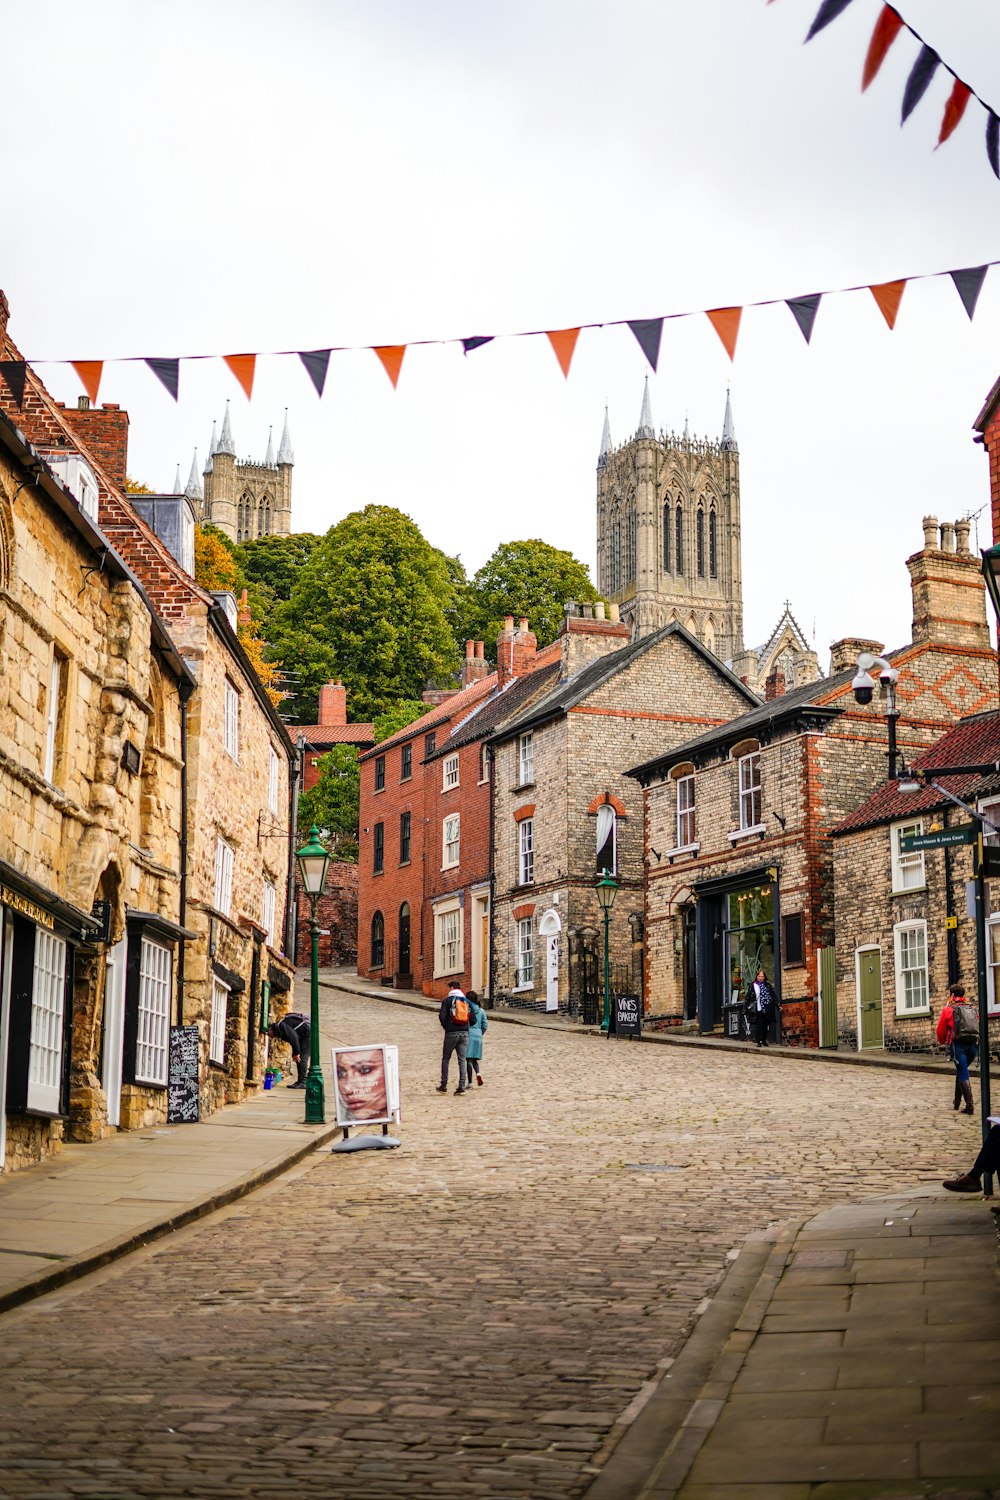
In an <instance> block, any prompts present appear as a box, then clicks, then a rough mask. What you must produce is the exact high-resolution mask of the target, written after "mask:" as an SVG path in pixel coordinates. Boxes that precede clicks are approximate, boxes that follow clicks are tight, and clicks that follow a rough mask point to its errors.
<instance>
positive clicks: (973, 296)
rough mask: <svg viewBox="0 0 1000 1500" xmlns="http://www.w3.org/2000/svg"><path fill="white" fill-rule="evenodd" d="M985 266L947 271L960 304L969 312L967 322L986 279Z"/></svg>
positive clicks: (970, 317) (970, 318) (986, 268)
mask: <svg viewBox="0 0 1000 1500" xmlns="http://www.w3.org/2000/svg"><path fill="white" fill-rule="evenodd" d="M988 269H989V268H988V267H987V266H969V267H968V268H967V269H966V270H964V271H949V273H948V274H949V276H950V277H951V279H952V281H953V282H954V283H955V290H956V292H957V293H958V295H959V296H960V297H961V299H962V306H963V307H964V308H965V310H966V312H967V313H968V314H969V322H970V323H971V322H972V315H973V313H974V312H975V310H976V303H977V302H978V301H979V293H980V292H981V291H982V289H983V282H984V281H985V280H986V272H987V270H988Z"/></svg>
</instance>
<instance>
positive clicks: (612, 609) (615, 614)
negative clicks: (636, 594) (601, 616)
mask: <svg viewBox="0 0 1000 1500" xmlns="http://www.w3.org/2000/svg"><path fill="white" fill-rule="evenodd" d="M608 618H609V619H611V620H613V621H614V623H615V624H616V625H617V624H618V623H619V621H620V620H621V610H620V609H619V608H618V605H617V604H609V605H608Z"/></svg>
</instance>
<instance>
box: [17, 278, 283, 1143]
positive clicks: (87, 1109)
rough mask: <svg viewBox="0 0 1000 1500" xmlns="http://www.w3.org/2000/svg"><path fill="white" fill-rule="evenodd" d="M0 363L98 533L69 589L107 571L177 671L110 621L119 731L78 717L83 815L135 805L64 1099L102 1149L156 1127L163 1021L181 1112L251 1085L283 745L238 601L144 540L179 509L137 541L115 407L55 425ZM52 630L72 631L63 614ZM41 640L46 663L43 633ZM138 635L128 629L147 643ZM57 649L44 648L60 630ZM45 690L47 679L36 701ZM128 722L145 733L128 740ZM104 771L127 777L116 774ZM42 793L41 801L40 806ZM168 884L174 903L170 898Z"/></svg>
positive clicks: (266, 982) (270, 925)
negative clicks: (193, 1033)
mask: <svg viewBox="0 0 1000 1500" xmlns="http://www.w3.org/2000/svg"><path fill="white" fill-rule="evenodd" d="M3 312H4V315H5V314H6V304H3ZM4 321H5V316H4ZM2 353H3V358H4V360H5V361H6V362H7V363H8V366H9V367H11V368H18V367H19V368H20V369H21V370H23V372H24V380H25V385H24V390H23V392H22V393H20V396H18V394H17V393H16V391H12V389H11V386H10V383H9V382H7V383H6V384H4V385H2V386H0V410H2V411H3V412H4V413H6V415H7V416H8V418H9V419H10V420H12V421H14V422H16V424H17V426H18V427H19V428H20V429H21V431H22V432H24V433H25V434H26V436H27V438H28V439H30V441H31V443H32V445H33V447H34V449H35V450H36V452H37V453H38V454H39V455H42V456H43V457H44V456H46V455H48V457H49V459H50V462H49V469H50V470H51V471H52V472H53V473H58V474H59V475H60V476H63V477H64V481H65V483H66V484H68V485H69V486H71V487H72V489H73V493H75V494H76V495H77V496H78V498H79V504H80V508H81V511H82V512H83V513H84V514H87V515H89V516H91V517H92V518H93V519H94V521H95V522H96V524H97V526H98V527H99V533H100V536H101V538H102V543H101V550H100V553H99V557H98V559H97V561H96V562H94V563H93V565H92V566H91V565H88V566H84V567H82V569H78V570H77V571H78V573H79V572H80V571H82V576H83V580H84V590H80V584H79V581H78V582H77V586H76V587H77V592H78V593H80V594H81V597H87V595H86V593H85V590H86V589H87V588H89V587H90V586H91V585H92V584H93V582H94V575H95V573H96V577H97V580H98V581H100V580H101V578H102V577H103V574H104V572H106V571H107V566H108V565H109V564H108V562H107V560H108V559H111V558H114V559H116V567H119V568H124V569H125V570H126V572H127V574H128V576H130V577H131V578H132V579H134V580H135V581H136V582H135V584H134V587H135V588H136V589H137V590H138V592H139V594H140V597H141V598H142V599H143V601H144V608H145V611H146V612H147V614H152V615H153V616H155V618H156V619H157V620H158V621H160V622H163V623H162V624H161V625H159V626H157V627H155V628H158V629H159V630H161V632H162V634H163V638H164V640H165V641H167V640H169V642H170V643H171V647H170V649H171V650H172V651H173V652H174V654H175V657H176V660H177V663H178V670H179V671H180V672H181V677H180V679H179V686H178V687H177V688H176V689H174V690H173V696H171V692H170V691H169V690H168V684H169V678H168V674H167V672H166V671H165V669H164V667H163V666H162V665H161V664H160V663H159V662H157V661H154V663H153V665H151V666H149V667H148V669H147V668H145V667H144V666H143V660H144V658H143V646H142V632H141V630H139V629H138V627H136V626H133V625H132V624H131V623H128V622H125V621H124V620H121V621H119V620H118V615H119V614H120V613H121V610H120V608H119V607H118V606H117V605H115V606H114V607H108V608H107V610H106V614H107V616H108V617H109V618H110V619H111V620H112V621H114V622H116V623H115V625H114V628H115V630H117V631H118V632H119V634H120V636H121V645H120V647H119V648H118V655H119V656H121V658H122V662H119V663H117V665H116V666H115V670H116V671H118V672H120V673H121V674H122V683H123V686H122V687H121V690H120V692H118V691H117V689H116V690H115V696H114V697H113V699H111V698H109V699H108V700H107V703H103V704H102V705H101V709H100V711H101V712H104V713H106V714H109V715H110V714H111V712H112V710H111V707H110V706H109V705H112V704H113V705H114V713H116V714H117V715H118V716H119V718H120V720H121V722H120V723H116V724H115V725H114V727H109V728H107V729H102V727H101V724H100V722H99V715H98V708H97V706H95V707H94V709H93V714H94V716H95V719H94V724H93V726H92V727H93V731H94V736H95V741H94V742H95V744H96V746H97V747H98V755H97V759H96V761H95V764H94V776H95V778H96V779H97V780H98V781H99V782H106V783H107V785H104V786H98V787H97V788H96V789H95V791H94V792H93V793H91V794H90V798H89V800H90V801H95V800H96V801H98V805H100V806H101V807H102V808H103V809H104V811H105V813H106V815H107V818H108V820H109V821H114V819H115V818H116V817H117V816H118V810H117V802H118V800H119V799H123V800H124V801H125V802H126V803H127V802H128V801H129V799H130V797H132V796H134V797H135V798H136V803H137V806H138V809H139V812H138V822H136V821H135V817H134V816H133V814H132V812H131V811H130V810H129V809H128V808H127V807H124V808H123V809H122V811H121V816H122V817H129V818H131V825H130V833H129V844H128V858H127V859H124V858H123V859H121V860H116V861H115V865H114V873H113V875H108V876H107V877H106V878H105V877H103V876H102V879H103V881H104V883H103V885H102V886H101V888H100V890H99V892H98V893H96V894H95V895H94V896H93V898H92V899H100V900H109V901H110V903H111V918H112V922H111V929H110V933H109V934H108V940H107V941H106V942H102V943H101V944H99V951H98V956H97V958H96V960H95V967H94V968H93V971H92V975H91V978H90V980H89V981H88V983H89V986H90V987H89V989H88V991H87V999H86V1004H87V1005H89V1006H90V1010H89V1011H87V1013H86V1017H85V1018H83V1017H81V1027H82V1028H83V1027H85V1028H89V1031H90V1033H91V1035H92V1038H93V1037H96V1038H100V1037H101V1035H102V1032H103V1036H104V1042H103V1044H102V1045H103V1046H104V1047H105V1049H106V1057H104V1058H103V1059H95V1054H94V1051H93V1046H92V1047H91V1051H90V1053H89V1054H88V1055H87V1058H88V1060H87V1062H86V1063H85V1064H84V1065H82V1070H81V1073H80V1086H79V1088H78V1090H77V1092H76V1094H75V1095H74V1097H75V1098H76V1099H77V1100H78V1102H79V1119H78V1120H74V1119H73V1116H72V1108H71V1122H72V1128H73V1129H74V1133H76V1134H83V1133H85V1132H87V1131H91V1132H96V1133H100V1132H101V1131H102V1130H103V1129H104V1128H107V1127H114V1126H120V1127H121V1128H134V1127H138V1126H144V1125H150V1124H155V1123H159V1122H162V1121H164V1120H165V1119H166V1118H167V1087H166V1085H167V1081H168V1061H169V1041H170V1034H171V1027H172V1025H174V1024H176V1025H177V1026H188V1027H194V1028H196V1030H197V1036H198V1043H199V1058H200V1076H199V1090H198V1105H199V1108H200V1110H201V1111H202V1112H209V1111H210V1110H212V1109H214V1108H215V1107H217V1106H218V1105H219V1104H221V1103H223V1102H225V1101H227V1100H230V1099H236V1098H240V1097H242V1095H243V1094H244V1093H245V1092H246V1091H247V1089H248V1088H254V1087H256V1085H257V1084H258V1082H259V1081H260V1080H261V1076H262V1062H263V1056H264V1050H265V1048H264V1041H263V1037H262V1032H261V1027H262V1025H263V1023H264V1020H265V1018H266V1015H267V1009H268V1005H269V1003H270V1002H269V995H270V992H271V991H272V990H273V991H275V992H277V991H285V992H287V991H288V990H289V988H290V984H291V975H292V965H291V962H290V960H289V959H288V958H287V957H286V956H285V953H286V951H287V935H286V931H285V928H286V922H285V913H286V910H287V897H288V875H289V849H290V845H291V843H292V836H291V831H290V822H291V820H290V816H289V812H290V807H289V804H290V789H291V770H292V757H293V747H292V745H291V742H290V740H289V738H288V735H287V731H286V730H285V727H284V725H283V724H282V722H281V719H280V718H279V716H278V714H277V712H276V710H275V709H274V707H273V705H272V704H271V702H270V699H269V698H268V697H267V694H266V693H265V691H264V689H263V687H262V685H261V683H260V681H259V679H258V678H257V675H256V673H255V672H254V670H253V667H252V665H251V663H250V661H249V659H248V658H247V656H246V654H245V652H244V651H243V648H242V646H241V645H240V643H239V640H238V639H237V635H236V629H235V627H236V604H235V600H233V599H232V598H231V597H224V598H220V599H216V598H214V597H213V596H212V595H211V594H207V593H206V592H205V591H204V590H203V589H201V588H199V586H198V585H197V584H196V583H195V582H194V579H193V578H192V577H191V576H190V574H189V573H188V572H187V571H186V569H185V567H184V565H183V562H182V561H181V559H180V558H179V557H177V556H175V555H174V553H173V552H172V551H171V549H170V546H168V545H166V544H165V543H164V541H163V540H161V538H160V536H159V535H157V531H156V530H154V529H153V528H154V526H156V527H161V528H162V529H163V530H164V532H165V534H167V535H169V536H170V537H171V538H172V539H174V540H175V541H176V539H177V538H179V537H182V536H183V533H184V526H183V525H182V524H178V520H177V517H176V516H174V517H173V518H171V517H170V514H169V512H170V507H169V504H168V503H167V502H168V501H169V500H170V499H171V498H172V499H173V500H174V502H175V505H177V506H185V505H186V504H187V501H186V500H185V498H184V497H183V496H174V497H155V499H156V501H157V504H156V505H155V506H154V514H153V515H152V516H151V522H152V524H150V522H147V521H146V520H144V519H143V518H142V516H140V515H139V513H138V512H137V510H136V509H135V508H134V507H133V505H132V504H131V502H130V500H129V498H128V497H127V496H126V494H125V492H124V488H123V487H124V482H125V472H126V443H127V432H128V419H127V416H126V415H125V414H124V413H123V412H121V411H120V409H119V408H117V407H103V408H91V407H90V404H89V402H87V400H86V398H81V402H80V405H79V407H78V408H77V409H76V410H73V409H67V408H66V407H64V406H62V405H61V404H60V403H57V402H55V401H53V400H52V398H51V397H50V395H49V393H48V392H47V391H46V390H45V388H44V386H43V385H42V384H41V382H40V381H39V380H38V378H37V376H35V374H34V373H33V371H31V370H30V369H28V368H27V367H26V366H24V364H23V361H21V358H20V355H19V352H18V351H17V349H16V347H15V346H14V344H13V343H12V341H11V340H10V338H9V336H8V335H6V333H4V338H3V344H2ZM24 493H26V491H22V494H24ZM161 502H162V503H161ZM19 503H20V501H19ZM105 554H106V559H105ZM102 560H103V564H102ZM67 589H68V584H67ZM72 598H73V599H76V594H73V595H72ZM82 607H83V606H82V605H81V604H77V605H76V609H77V610H79V609H81V608H82ZM66 617H67V619H68V620H71V621H72V620H73V619H74V618H75V617H74V612H73V609H72V608H70V607H69V606H68V605H67V606H66ZM45 628H46V629H48V630H49V632H50V634H49V637H48V640H49V647H50V650H51V649H52V644H51V643H52V634H53V631H54V627H53V626H52V625H51V624H50V625H48V626H46V627H45ZM108 628H110V627H108V626H107V624H105V629H108ZM151 628H152V627H150V626H149V625H148V624H147V625H146V626H145V629H146V632H147V635H148V633H149V630H150V629H151ZM167 632H169V635H168V634H167ZM43 634H44V632H43ZM54 634H55V638H56V640H57V641H58V640H59V632H58V631H55V632H54ZM71 644H72V643H71V642H68V643H67V644H66V645H65V646H63V647H59V649H58V650H57V651H56V657H55V658H54V660H57V661H59V662H62V661H63V659H64V655H63V653H64V654H65V658H66V659H67V660H68V659H69V658H70V657H72V656H73V655H74V652H73V651H72V650H71V649H70V647H71ZM95 649H96V648H95ZM146 649H147V650H149V649H150V648H148V647H147V648H146ZM133 650H134V652H135V680H133V679H132V678H131V677H129V676H128V675H126V674H125V672H124V666H123V664H122V663H123V662H124V661H125V660H126V659H127V662H128V664H129V665H130V666H131V665H132V655H131V653H132V652H133ZM112 665H115V664H112ZM112 665H109V666H108V667H107V668H106V669H104V668H102V669H101V672H100V673H99V674H98V678H97V680H98V681H100V682H102V683H103V684H104V688H106V689H107V691H108V692H109V693H111V692H112V688H111V684H112V683H115V682H116V681H117V677H116V675H115V671H113V670H112ZM154 667H155V670H154ZM50 670H51V671H52V672H53V673H54V672H55V671H56V667H55V666H54V665H52V666H51V668H50ZM60 670H62V668H61V667H60ZM65 670H66V671H67V672H69V670H70V669H69V667H67V668H66V669H65ZM92 670H93V671H96V670H97V669H96V668H93V669H92ZM77 680H79V681H81V682H83V683H84V685H85V686H86V685H87V683H89V681H90V677H89V676H87V677H84V676H83V675H81V674H79V673H78V674H77V675H76V676H74V677H73V681H74V682H76V681H77ZM54 683H55V678H54V677H53V678H52V680H51V684H50V685H49V693H50V696H51V694H52V693H53V692H54V691H55V689H54ZM102 690H103V689H102ZM88 691H90V692H93V689H92V688H88ZM61 692H62V689H61V688H60V693H61ZM161 699H162V701H161ZM119 700H121V702H119ZM46 701H48V700H47V699H46V696H45V693H44V692H42V693H41V696H40V697H39V707H38V710H37V711H38V712H39V713H42V712H47V710H46V709H45V708H44V703H45V702H46ZM133 706H134V708H135V709H137V710H138V714H139V716H140V717H141V715H142V714H145V715H146V716H147V717H148V718H149V719H150V721H151V726H152V727H149V728H147V730H146V731H145V734H140V729H141V726H140V724H139V722H138V719H137V717H136V714H135V713H134V711H133ZM126 730H127V731H128V733H126ZM135 736H138V738H136V737H135ZM126 739H127V740H128V744H127V745H126V744H124V743H123V742H124V741H125V740H126ZM105 744H106V746H107V748H106V749H103V750H101V749H100V747H101V746H102V745H105ZM150 744H151V745H152V746H153V747H154V748H155V750H156V752H157V753H156V754H155V755H152V756H151V755H149V754H148V753H144V748H143V747H144V745H146V746H147V747H148V745H150ZM119 756H121V757H122V759H123V764H124V772H125V777H124V778H123V776H122V775H121V774H119V773H118V771H117V770H116V766H117V758H118V757H119ZM125 778H130V779H125ZM134 785H138V786H139V788H140V790H139V792H138V793H134V792H133V791H132V788H133V786H134ZM39 791H40V794H41V795H42V797H43V800H44V798H45V795H46V794H45V789H44V788H39ZM78 795H79V796H80V797H81V798H82V795H83V793H82V790H79V792H78ZM86 826H87V825H86V821H85V820H84V827H86ZM161 828H162V830H163V836H164V837H166V836H167V833H168V832H169V830H170V829H171V828H176V829H177V830H178V838H179V846H178V847H176V848H174V849H173V850H172V851H171V850H170V849H169V848H168V849H165V850H163V851H158V845H157V839H158V837H159V834H158V830H160V829H161ZM88 836H89V837H92V838H96V837H97V835H96V834H91V835H88ZM83 847H84V845H83V844H81V849H82V848H83ZM23 857H24V856H22V859H23ZM88 857H89V856H88ZM95 857H96V856H95ZM102 858H103V856H102ZM66 862H67V865H68V866H70V867H71V868H72V869H73V871H74V874H75V875H78V876H79V877H80V878H83V872H84V871H85V870H89V868H90V867H89V865H87V864H86V863H85V862H84V861H83V860H82V858H78V857H74V858H72V859H69V858H67V861H66ZM101 875H102V872H101V871H100V870H98V871H97V872H96V876H101ZM96 876H95V878H96ZM146 877H148V879H147V878H146ZM154 877H155V880H157V881H159V885H158V886H156V885H155V883H154ZM67 878H69V877H67ZM171 880H172V881H173V882H174V883H175V887H176V890H175V899H173V898H171V897H169V896H168V894H167V887H168V886H169V884H170V881H171ZM74 904H75V903H74ZM85 909H89V907H88V908H85ZM78 1000H79V995H76V996H75V1001H74V1003H75V1004H76V1003H77V1001H78ZM80 1003H81V1004H82V1003H83V1002H80ZM151 1038H152V1040H151ZM94 1045H97V1044H96V1043H94ZM85 1100H86V1103H85V1102H84V1101H85Z"/></svg>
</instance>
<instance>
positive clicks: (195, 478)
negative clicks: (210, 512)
mask: <svg viewBox="0 0 1000 1500" xmlns="http://www.w3.org/2000/svg"><path fill="white" fill-rule="evenodd" d="M184 493H185V495H186V496H187V497H188V499H189V500H203V499H204V498H205V491H204V490H203V489H202V484H201V475H200V474H199V473H198V450H197V448H196V449H195V450H194V457H193V458H192V460H191V472H190V474H189V475H188V482H187V484H186V485H185V486H184Z"/></svg>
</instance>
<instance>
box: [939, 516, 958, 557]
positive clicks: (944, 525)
mask: <svg viewBox="0 0 1000 1500" xmlns="http://www.w3.org/2000/svg"><path fill="white" fill-rule="evenodd" d="M954 550H955V523H954V521H942V522H941V551H942V552H954Z"/></svg>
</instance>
